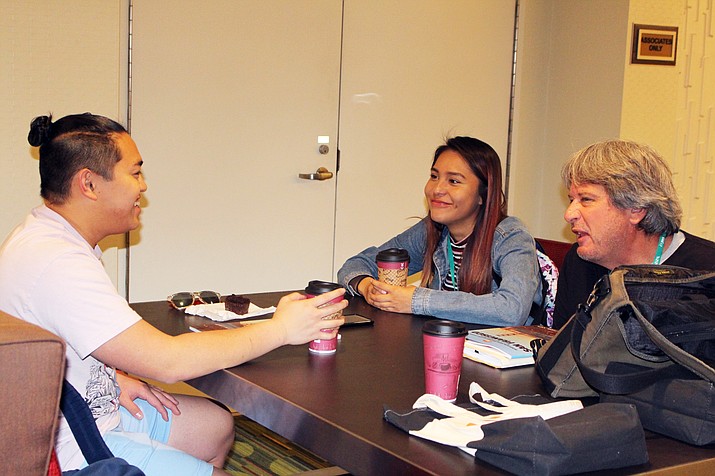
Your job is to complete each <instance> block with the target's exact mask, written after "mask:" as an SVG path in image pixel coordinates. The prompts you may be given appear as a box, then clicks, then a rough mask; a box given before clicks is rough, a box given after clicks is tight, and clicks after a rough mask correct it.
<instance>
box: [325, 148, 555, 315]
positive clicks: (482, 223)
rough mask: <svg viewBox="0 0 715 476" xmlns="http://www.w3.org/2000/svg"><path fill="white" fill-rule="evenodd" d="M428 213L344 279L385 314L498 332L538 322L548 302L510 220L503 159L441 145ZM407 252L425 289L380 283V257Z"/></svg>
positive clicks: (354, 262) (345, 270)
mask: <svg viewBox="0 0 715 476" xmlns="http://www.w3.org/2000/svg"><path fill="white" fill-rule="evenodd" d="M425 197H426V198H427V204H428V206H429V214H428V216H427V217H425V218H424V219H422V220H421V221H420V222H419V223H418V224H416V225H414V226H413V227H411V228H409V229H408V230H406V231H405V232H403V233H401V234H399V235H397V236H396V237H394V238H392V239H391V240H389V241H388V242H386V243H384V244H382V245H381V246H379V247H370V248H368V249H366V250H364V251H363V252H361V253H360V254H358V255H356V256H353V257H352V258H350V259H348V260H347V261H346V262H345V264H344V265H343V267H342V268H341V269H340V271H338V280H339V282H340V283H341V284H343V285H344V286H346V287H347V288H348V290H349V291H350V292H351V293H352V294H353V295H356V294H357V295H362V296H364V297H365V300H366V301H367V302H368V303H369V304H371V305H372V306H375V307H377V308H379V309H382V310H385V311H392V312H401V313H412V314H423V315H430V316H435V317H439V318H444V319H451V320H455V321H463V322H469V323H475V324H486V325H492V326H511V325H523V324H525V323H526V324H528V323H530V322H531V319H530V318H529V313H530V311H531V309H532V305H535V308H538V307H539V305H540V304H541V300H542V294H541V275H540V271H539V264H538V260H537V256H536V248H535V245H534V239H533V237H532V236H531V235H530V234H529V232H528V231H527V230H526V227H525V226H524V225H523V224H522V223H521V221H519V219H517V218H514V217H508V216H507V215H506V201H505V198H504V192H503V191H502V175H501V163H500V160H499V156H498V155H497V153H496V152H495V151H494V149H492V148H491V147H490V146H489V145H488V144H486V143H484V142H482V141H480V140H478V139H474V138H472V137H454V138H451V139H449V140H447V142H446V143H445V144H444V145H442V146H440V147H438V148H437V150H436V151H435V154H434V160H433V162H432V168H431V170H430V177H429V179H428V180H427V184H426V185H425ZM388 248H402V249H405V250H407V252H408V253H409V255H410V264H409V269H408V274H409V275H413V274H415V273H418V272H422V282H421V283H420V286H419V287H415V286H406V287H402V286H393V285H390V284H385V283H382V282H379V281H377V279H376V277H377V264H376V262H375V258H376V256H377V253H378V252H379V251H381V250H384V249H388Z"/></svg>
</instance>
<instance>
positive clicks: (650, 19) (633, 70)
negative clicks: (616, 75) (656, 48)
mask: <svg viewBox="0 0 715 476" xmlns="http://www.w3.org/2000/svg"><path fill="white" fill-rule="evenodd" d="M712 7H713V4H712V2H706V1H698V0H631V2H630V12H629V25H632V24H633V23H640V24H647V25H667V26H677V27H678V28H679V31H678V36H679V38H678V51H677V61H676V65H675V66H657V65H641V64H630V58H629V56H628V57H627V58H626V63H627V64H626V71H625V76H624V78H625V81H624V98H625V99H626V100H624V102H623V113H622V122H621V137H624V138H629V139H633V140H637V141H641V142H646V143H648V144H650V145H652V146H653V147H655V148H656V149H657V150H658V151H659V152H660V153H662V154H663V156H664V157H665V158H666V159H667V160H668V162H669V163H670V166H671V168H672V169H673V176H674V179H675V184H676V189H677V191H678V195H679V196H680V200H681V203H682V205H683V215H684V216H683V223H682V227H683V229H685V230H687V231H689V232H691V233H694V234H697V235H700V236H703V237H706V238H709V239H711V240H712V239H715V221H714V218H715V192H711V189H712V188H713V186H715V178H714V177H713V175H714V174H715V165H714V160H713V158H714V157H713V156H714V155H715V145H713V141H714V140H715V76H714V75H713V68H715V57H714V55H715V19H714V18H713V13H714V12H713V10H712ZM631 34H632V31H629V40H628V41H629V43H628V44H630V41H631V40H630V36H631Z"/></svg>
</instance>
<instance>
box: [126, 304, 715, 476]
mask: <svg viewBox="0 0 715 476" xmlns="http://www.w3.org/2000/svg"><path fill="white" fill-rule="evenodd" d="M283 294H286V293H280V292H278V293H262V294H254V295H250V296H249V297H250V298H251V301H252V302H253V303H255V304H256V305H258V306H262V307H267V306H271V305H275V304H276V303H277V302H278V299H279V298H280V296H281V295H283ZM132 307H133V308H134V309H135V310H136V311H137V312H139V314H141V315H142V316H143V317H144V319H145V320H146V321H148V322H149V323H151V324H152V325H154V326H155V327H157V328H159V329H161V330H162V331H164V332H166V333H168V334H172V335H177V334H180V333H184V332H189V329H188V326H187V324H186V322H185V317H184V314H183V312H181V311H177V310H175V309H173V308H171V306H169V305H168V304H167V303H166V302H163V301H161V302H149V303H137V304H132ZM346 312H356V313H358V314H362V315H365V316H368V317H371V318H372V319H374V321H375V324H374V326H366V327H352V328H344V329H342V330H341V334H342V339H341V341H340V343H339V348H338V351H337V353H336V354H333V355H315V354H312V353H310V352H309V351H308V346H307V344H306V345H302V346H286V347H283V348H280V349H277V350H275V351H273V352H270V353H268V354H266V355H264V356H262V357H260V358H258V359H255V360H254V361H251V362H249V363H246V364H243V365H240V366H238V367H234V368H230V369H226V370H221V371H218V372H214V373H212V374H210V375H206V376H204V377H200V378H197V379H193V380H191V381H189V382H188V383H189V384H190V385H192V386H194V387H196V388H198V389H199V390H201V391H202V392H205V393H206V394H208V395H211V396H212V397H214V398H216V399H218V400H220V401H222V402H224V403H225V404H227V405H229V406H231V407H232V408H234V409H236V410H238V411H239V412H241V413H243V414H245V415H246V416H247V417H249V418H251V419H253V420H255V421H257V422H258V423H260V424H262V425H264V426H266V427H267V428H269V429H271V430H273V431H275V432H276V433H278V434H280V435H282V436H284V437H286V438H288V439H290V440H292V441H294V442H295V443H297V444H299V445H301V446H303V447H305V448H307V449H309V450H310V451H313V452H314V453H316V454H318V455H320V456H321V457H323V458H325V459H327V460H328V461H330V462H331V463H333V464H336V465H339V466H340V467H342V468H344V469H346V470H347V471H349V472H351V473H353V474H357V475H370V474H380V475H384V474H449V475H460V474H477V473H478V474H505V473H504V472H503V471H501V470H500V469H498V468H495V467H494V466H491V465H489V464H486V463H483V462H481V461H478V460H477V461H476V463H475V459H474V458H473V457H471V456H469V455H467V454H466V453H464V452H463V451H461V450H459V449H457V448H450V447H446V446H443V445H439V444H436V443H432V442H430V441H426V440H422V439H420V438H417V437H411V436H409V435H407V434H406V433H404V432H402V431H400V430H398V429H397V428H395V427H393V426H392V425H390V424H389V423H387V422H385V421H384V420H383V418H382V414H383V406H384V405H388V406H390V407H391V408H393V409H396V410H402V409H408V408H410V407H411V406H412V404H413V403H414V401H415V400H416V399H417V397H419V396H420V395H422V394H423V393H424V375H423V357H422V335H421V328H422V324H423V323H424V321H425V319H426V318H424V317H417V316H412V315H401V314H393V313H387V312H382V311H379V310H377V309H375V308H372V307H371V306H369V305H367V304H366V303H365V301H364V300H363V299H361V298H353V299H351V303H350V306H349V308H348V309H347V310H346ZM473 381H476V382H478V383H479V384H480V385H482V387H483V388H484V389H485V390H487V391H488V392H494V393H498V394H500V395H503V396H505V397H514V396H516V395H523V394H535V393H543V389H542V387H541V383H540V380H539V378H538V376H537V375H536V372H535V371H534V368H533V367H522V368H514V369H506V370H497V369H493V368H490V367H487V366H485V365H482V364H478V363H476V362H472V361H469V360H466V359H465V360H464V363H463V369H462V376H461V382H460V392H459V396H458V398H457V403H460V402H466V401H468V397H467V389H468V387H469V384H470V383H471V382H473ZM646 437H647V445H648V452H649V456H650V462H649V463H648V464H645V465H641V466H636V467H629V468H626V469H620V470H615V471H613V470H611V471H609V472H608V474H635V473H642V472H648V471H653V470H662V469H666V468H668V469H671V470H673V471H677V472H682V471H687V472H688V473H691V474H715V449H713V448H712V447H710V448H698V447H694V446H690V445H687V444H684V443H680V442H678V441H675V440H672V439H669V438H666V437H663V436H660V435H656V434H652V433H649V432H646ZM604 474H605V473H604ZM659 474H661V473H659Z"/></svg>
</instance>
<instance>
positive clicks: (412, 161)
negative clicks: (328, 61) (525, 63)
mask: <svg viewBox="0 0 715 476" xmlns="http://www.w3.org/2000/svg"><path fill="white" fill-rule="evenodd" d="M514 8H515V4H514V1H508V0H478V1H475V0H415V1H410V2H405V1H384V0H354V1H346V2H345V21H344V31H343V66H342V84H341V101H340V157H341V159H340V176H339V179H338V180H339V185H338V201H337V213H336V219H337V222H336V238H335V270H336V272H337V269H339V268H340V266H341V265H342V263H343V262H344V261H345V259H347V258H348V257H350V256H352V255H354V254H355V253H357V252H358V251H361V250H362V249H364V248H366V247H367V246H370V245H377V244H380V243H382V242H384V241H385V240H387V239H389V238H391V237H392V236H394V235H396V234H397V233H400V232H401V231H404V230H405V229H407V228H409V227H410V226H412V225H413V224H415V223H416V222H417V221H418V220H419V219H420V218H421V217H424V216H425V215H426V207H425V201H424V194H423V188H424V185H425V183H426V182H427V178H428V177H429V169H430V166H431V163H432V157H433V154H434V151H435V149H436V148H437V146H439V145H440V144H441V143H443V141H444V138H445V137H447V136H456V135H470V136H474V137H477V138H479V139H481V140H483V141H485V142H487V143H489V144H490V145H491V146H492V147H494V149H495V150H496V151H497V153H498V154H499V157H501V159H502V165H503V166H505V160H506V149H507V138H508V128H509V98H510V92H511V72H512V57H513V55H512V50H513V34H514ZM504 168H505V167H504Z"/></svg>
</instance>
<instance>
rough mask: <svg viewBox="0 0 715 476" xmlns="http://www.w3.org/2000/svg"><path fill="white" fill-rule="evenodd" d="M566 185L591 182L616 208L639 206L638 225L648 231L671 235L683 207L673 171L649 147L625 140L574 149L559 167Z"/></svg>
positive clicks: (680, 216)
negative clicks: (597, 186) (639, 219)
mask: <svg viewBox="0 0 715 476" xmlns="http://www.w3.org/2000/svg"><path fill="white" fill-rule="evenodd" d="M561 178H562V180H563V182H564V185H566V188H567V189H569V188H571V185H572V184H575V185H579V184H586V183H590V184H595V185H601V186H603V188H605V189H606V192H607V193H608V196H609V197H610V199H611V202H613V204H614V205H615V206H616V207H618V208H620V209H623V210H625V209H628V208H642V209H644V210H646V215H645V217H644V218H643V220H641V222H640V223H639V224H638V227H639V228H640V229H642V230H643V231H644V232H645V233H647V234H649V235H654V234H657V235H660V234H662V233H665V234H666V235H671V234H673V233H675V232H676V231H678V229H679V228H680V220H681V218H682V215H683V210H682V208H681V206H680V201H679V200H678V194H677V193H676V191H675V187H674V186H673V174H672V173H671V171H670V168H669V167H668V164H667V163H666V162H665V160H664V159H663V157H662V156H661V155H660V154H659V153H658V152H656V151H655V150H654V149H653V148H651V147H649V146H647V145H643V144H638V143H636V142H632V141H627V140H620V139H614V140H607V141H602V142H597V143H595V144H591V145H589V146H587V147H584V148H583V149H581V150H580V151H578V152H576V153H575V154H573V155H572V156H571V158H570V159H569V160H568V162H566V164H564V166H563V168H562V169H561Z"/></svg>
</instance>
